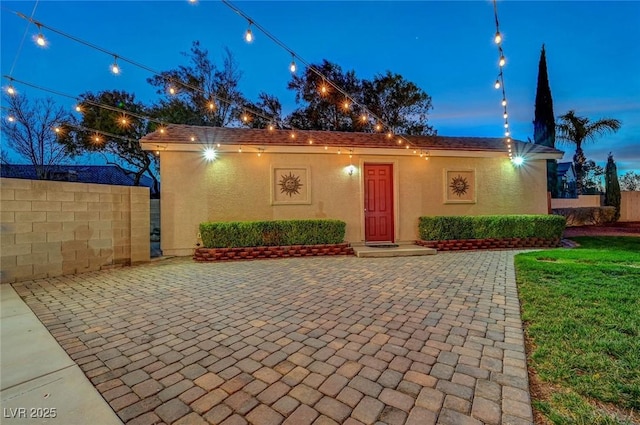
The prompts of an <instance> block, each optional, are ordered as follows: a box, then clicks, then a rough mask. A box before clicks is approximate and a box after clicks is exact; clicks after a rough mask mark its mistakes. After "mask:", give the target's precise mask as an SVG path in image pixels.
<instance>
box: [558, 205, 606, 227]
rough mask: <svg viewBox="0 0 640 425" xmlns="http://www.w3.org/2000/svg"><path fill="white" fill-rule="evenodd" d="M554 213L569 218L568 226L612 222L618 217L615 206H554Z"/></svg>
mask: <svg viewBox="0 0 640 425" xmlns="http://www.w3.org/2000/svg"><path fill="white" fill-rule="evenodd" d="M552 212H553V214H556V215H560V216H562V217H564V218H565V219H566V220H567V226H584V225H594V224H595V225H597V224H603V223H612V222H613V221H615V219H616V208H615V207H579V208H554V209H553V210H552Z"/></svg>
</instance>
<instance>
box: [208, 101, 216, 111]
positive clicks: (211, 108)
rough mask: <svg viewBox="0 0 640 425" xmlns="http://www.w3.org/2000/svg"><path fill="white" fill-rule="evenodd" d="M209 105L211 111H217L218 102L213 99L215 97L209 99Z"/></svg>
mask: <svg viewBox="0 0 640 425" xmlns="http://www.w3.org/2000/svg"><path fill="white" fill-rule="evenodd" d="M207 106H208V107H209V110H210V111H215V110H216V102H214V101H213V99H211V100H210V101H209V103H208V104H207Z"/></svg>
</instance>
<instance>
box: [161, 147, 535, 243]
mask: <svg viewBox="0 0 640 425" xmlns="http://www.w3.org/2000/svg"><path fill="white" fill-rule="evenodd" d="M160 161H161V166H160V170H161V179H162V195H161V210H162V242H161V243H162V250H163V253H164V254H165V255H190V254H192V253H193V248H194V247H195V244H196V243H197V234H198V225H199V224H200V223H201V222H203V221H231V220H271V219H292V218H335V219H340V220H344V221H345V222H346V223H347V234H346V240H347V241H349V242H351V243H358V242H362V241H363V240H364V224H363V220H364V212H363V204H364V200H363V187H362V175H361V172H360V171H361V169H362V164H363V163H364V162H391V163H394V172H395V182H394V183H395V189H396V190H395V198H396V228H395V231H396V241H411V240H414V239H416V237H417V223H418V217H419V216H421V215H464V214H472V215H481V214H520V213H531V214H534V213H535V214H546V213H547V198H546V177H545V176H546V171H545V162H544V160H541V161H531V162H528V163H527V164H525V165H524V166H522V167H514V166H513V165H512V164H511V162H509V161H508V159H506V158H504V157H502V158H457V157H456V158H453V157H432V158H431V159H430V160H429V161H425V160H424V159H423V158H419V157H417V156H406V157H383V156H368V155H355V156H354V158H353V164H354V165H356V166H357V170H356V172H355V173H354V174H353V175H349V174H348V173H347V171H346V167H347V166H348V165H349V156H348V155H345V154H344V153H343V154H342V155H337V154H335V153H333V154H324V155H323V154H284V153H281V154H268V153H265V154H264V155H262V156H261V157H258V156H257V155H256V154H250V153H224V154H221V155H220V156H219V157H218V158H217V159H216V160H215V161H214V162H206V161H205V160H204V159H203V158H202V155H201V154H200V153H198V152H171V151H166V152H162V153H161V157H160ZM272 166H277V167H280V166H285V167H286V166H309V167H310V180H311V182H310V183H311V204H310V205H275V206H274V205H271V189H270V185H271V178H270V173H271V167H272ZM447 168H448V169H475V170H476V182H477V203H475V204H445V203H444V179H445V177H444V170H445V169H447Z"/></svg>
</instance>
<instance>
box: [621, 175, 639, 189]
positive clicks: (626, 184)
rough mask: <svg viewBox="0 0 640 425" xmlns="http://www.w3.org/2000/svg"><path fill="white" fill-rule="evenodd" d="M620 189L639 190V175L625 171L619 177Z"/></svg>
mask: <svg viewBox="0 0 640 425" xmlns="http://www.w3.org/2000/svg"><path fill="white" fill-rule="evenodd" d="M620 189H621V190H626V191H634V190H640V174H638V173H636V172H635V171H627V172H626V173H625V174H624V175H623V176H621V177H620Z"/></svg>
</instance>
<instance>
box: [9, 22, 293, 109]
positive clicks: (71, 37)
mask: <svg viewBox="0 0 640 425" xmlns="http://www.w3.org/2000/svg"><path fill="white" fill-rule="evenodd" d="M12 12H13V13H15V14H16V15H17V16H18V17H20V18H22V19H25V20H27V21H28V22H30V23H32V24H34V25H38V26H39V27H42V28H46V29H47V30H49V31H51V32H54V33H56V34H59V35H61V36H63V37H66V38H68V39H70V40H72V41H75V42H77V43H79V44H82V45H84V46H87V47H89V48H91V49H94V50H98V51H100V52H102V53H106V54H108V55H110V56H114V57H117V58H118V59H119V60H120V61H125V62H127V63H130V64H131V65H133V66H136V67H138V68H141V69H143V70H146V71H148V72H151V73H153V74H155V75H156V76H158V77H160V78H163V79H165V80H167V83H168V85H169V86H171V87H168V88H167V90H168V92H169V94H171V95H174V94H177V92H178V89H177V88H176V87H175V86H173V84H172V83H175V84H179V85H180V86H183V87H185V88H187V89H189V90H192V91H194V92H200V93H202V94H203V95H207V93H205V92H204V90H202V89H201V88H200V87H196V86H194V85H190V84H188V83H185V82H182V81H179V80H171V79H169V78H167V77H166V76H165V75H164V74H163V73H162V72H160V71H157V70H155V69H153V68H151V67H149V66H146V65H144V64H141V63H139V62H137V61H134V60H132V59H128V58H124V57H122V56H121V55H118V54H117V53H116V52H112V51H109V50H107V49H105V48H103V47H100V46H97V45H95V44H92V43H90V42H88V41H85V40H82V39H80V38H78V37H76V36H73V35H71V34H68V33H65V32H64V31H61V30H59V29H56V28H54V27H51V26H49V25H46V24H44V23H41V22H38V21H35V20H34V19H33V18H32V17H28V16H25V15H24V14H22V13H20V12H16V11H12ZM247 20H248V21H249V24H250V25H249V27H251V23H252V20H251V19H250V18H248V17H247ZM288 50H289V51H290V52H291V53H292V54H293V51H292V50H290V49H288ZM5 77H6V76H5ZM6 78H9V79H10V80H12V78H11V77H6ZM23 83H24V82H23ZM25 84H27V85H31V86H32V87H35V88H38V89H42V88H40V87H37V86H35V85H33V84H28V83H25ZM171 89H173V90H171ZM11 94H13V93H11ZM215 98H216V99H217V100H218V101H221V102H224V103H226V104H228V105H229V106H234V105H238V102H237V101H232V100H229V99H226V98H224V97H222V96H215ZM96 106H99V105H96ZM238 106H239V105H238ZM251 112H252V113H253V115H255V116H260V117H263V118H264V119H265V120H272V119H273V116H267V115H265V114H262V113H261V111H253V110H252V111H251Z"/></svg>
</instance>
